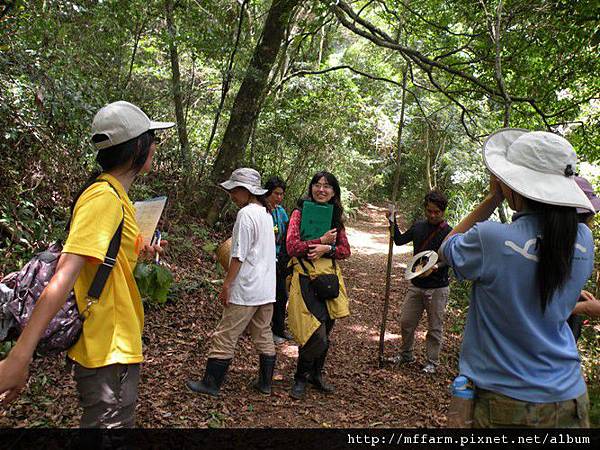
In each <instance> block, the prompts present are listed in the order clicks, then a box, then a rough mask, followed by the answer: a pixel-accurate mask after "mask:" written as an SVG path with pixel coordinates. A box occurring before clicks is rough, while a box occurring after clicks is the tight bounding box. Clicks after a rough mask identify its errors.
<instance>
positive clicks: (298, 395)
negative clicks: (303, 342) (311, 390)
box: [290, 355, 313, 400]
mask: <svg viewBox="0 0 600 450" xmlns="http://www.w3.org/2000/svg"><path fill="white" fill-rule="evenodd" d="M312 366H313V361H311V360H306V359H304V358H303V357H302V355H300V356H298V366H297V367H296V375H294V385H293V386H292V390H291V392H290V397H292V398H295V399H296V400H302V399H303V398H304V392H305V391H306V379H307V377H308V375H309V373H310V371H311V370H312Z"/></svg>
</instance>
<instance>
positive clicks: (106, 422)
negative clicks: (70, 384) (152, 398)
mask: <svg viewBox="0 0 600 450" xmlns="http://www.w3.org/2000/svg"><path fill="white" fill-rule="evenodd" d="M69 364H72V368H73V374H74V378H75V382H76V384H77V392H78V393H79V404H80V406H81V407H82V408H83V414H82V416H81V422H80V424H79V426H80V427H81V428H133V427H134V426H135V404H136V402H137V396H138V384H139V381H140V365H139V364H111V365H110V366H104V367H98V368H96V369H88V368H86V367H83V366H82V365H80V364H78V363H76V362H74V361H69Z"/></svg>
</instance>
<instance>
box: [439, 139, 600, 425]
mask: <svg viewBox="0 0 600 450" xmlns="http://www.w3.org/2000/svg"><path fill="white" fill-rule="evenodd" d="M483 159H484V162H485V165H486V166H487V168H488V169H489V171H490V172H491V174H492V175H491V181H490V192H489V193H488V195H487V196H486V197H485V199H484V200H483V201H482V202H481V203H480V204H479V205H478V206H477V207H476V208H475V209H474V210H473V211H472V212H471V213H470V214H469V215H468V216H467V217H466V218H464V219H463V220H462V221H461V222H460V223H459V224H458V225H457V226H456V227H455V228H454V230H453V231H452V232H451V233H450V234H449V235H448V237H447V238H446V240H445V242H444V243H443V244H442V246H441V248H440V250H439V254H440V257H441V258H442V260H444V261H446V262H447V263H448V265H449V266H451V267H452V268H453V270H454V273H455V274H456V276H457V278H458V279H459V280H463V279H467V280H472V281H473V288H472V293H471V303H470V306H469V312H468V316H467V322H466V325H465V331H464V337H463V342H462V346H461V352H460V359H459V370H460V373H461V374H463V375H465V376H467V377H468V378H469V379H471V381H472V382H473V384H474V387H475V391H476V397H475V404H474V415H473V426H474V427H478V428H481V427H586V426H589V417H588V411H589V400H588V396H587V387H586V383H585V381H584V379H583V376H582V374H581V367H580V360H579V355H578V352H577V346H576V344H575V339H574V337H573V333H571V330H570V329H569V326H568V325H567V318H568V317H569V315H570V313H571V311H572V310H573V308H574V306H575V303H576V302H577V299H578V297H579V294H580V291H581V290H582V288H583V286H584V284H585V283H586V281H587V279H588V278H589V276H590V275H591V273H592V268H593V262H594V243H593V239H592V233H591V231H590V229H589V228H588V227H587V226H585V225H584V224H581V223H578V218H577V211H576V208H583V209H587V210H589V211H593V206H592V204H591V203H590V201H589V199H588V198H587V197H586V196H585V194H584V193H583V192H582V191H581V189H579V187H578V186H577V184H576V183H575V180H574V177H573V174H574V171H575V165H576V163H577V156H576V154H575V151H574V150H573V147H572V146H571V144H569V142H568V141H567V140H566V139H564V138H562V137H560V136H558V135H556V134H553V133H548V132H540V131H533V132H530V131H527V130H521V129H510V128H507V129H502V130H499V131H497V132H496V133H494V134H492V135H491V136H490V137H489V138H488V139H487V140H486V142H485V144H484V148H483ZM504 199H506V200H507V202H508V204H509V206H510V207H511V208H512V209H513V210H515V211H517V214H516V215H515V216H514V217H513V220H512V223H507V224H502V223H497V222H492V221H488V220H487V219H488V218H489V217H490V216H491V214H492V213H493V211H494V210H495V209H496V208H497V207H498V206H499V205H500V204H501V203H502V201H503V200H504Z"/></svg>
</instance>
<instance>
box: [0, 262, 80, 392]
mask: <svg viewBox="0 0 600 450" xmlns="http://www.w3.org/2000/svg"><path fill="white" fill-rule="evenodd" d="M84 264H85V257H83V256H80V255H75V254H71V253H64V254H63V255H62V256H61V257H60V260H59V261H58V265H57V267H56V273H55V274H54V276H53V277H52V279H51V280H50V283H48V286H46V288H45V289H44V291H43V292H42V295H41V296H40V298H39V299H38V301H37V303H36V305H35V308H34V310H33V313H32V314H31V319H29V322H28V323H27V326H26V327H25V329H24V330H23V332H22V333H21V335H20V336H19V339H18V340H17V343H16V344H15V346H14V347H13V348H12V350H11V351H10V353H9V354H8V356H7V357H6V359H5V360H4V361H0V398H1V399H2V403H8V402H11V401H13V400H14V399H16V398H17V397H18V396H19V393H20V392H21V390H22V389H23V387H24V386H25V383H26V382H27V377H28V376H29V363H30V362H31V359H32V357H33V353H34V352H35V348H36V347H37V344H38V342H39V340H40V338H41V337H42V334H43V333H44V331H45V330H46V328H47V327H48V324H49V323H50V321H51V320H52V318H53V317H54V316H55V315H56V313H57V312H58V310H59V309H60V308H61V307H62V306H63V305H64V303H65V301H66V300H67V296H68V295H69V292H71V290H72V289H73V286H74V285H75V281H76V280H77V277H78V276H79V272H80V271H81V269H82V267H83V265H84Z"/></svg>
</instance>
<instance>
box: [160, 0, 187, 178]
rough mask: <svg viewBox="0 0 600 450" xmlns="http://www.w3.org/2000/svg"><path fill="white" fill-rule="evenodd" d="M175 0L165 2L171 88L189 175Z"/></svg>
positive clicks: (180, 143) (180, 142) (182, 159)
mask: <svg viewBox="0 0 600 450" xmlns="http://www.w3.org/2000/svg"><path fill="white" fill-rule="evenodd" d="M173 10H174V3H173V0H165V13H166V14H165V15H166V19H167V32H168V40H169V56H170V60H171V73H172V76H171V86H172V93H173V103H174V104H175V117H176V119H177V135H178V136H179V147H180V149H181V162H182V164H181V165H182V166H183V169H184V171H185V172H186V173H188V174H189V172H190V170H191V167H192V166H191V159H192V158H191V154H190V144H189V140H188V134H187V127H186V121H185V111H184V107H183V95H182V93H181V72H180V70H179V52H178V50H177V42H176V39H177V30H176V28H175V19H174V12H173Z"/></svg>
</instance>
